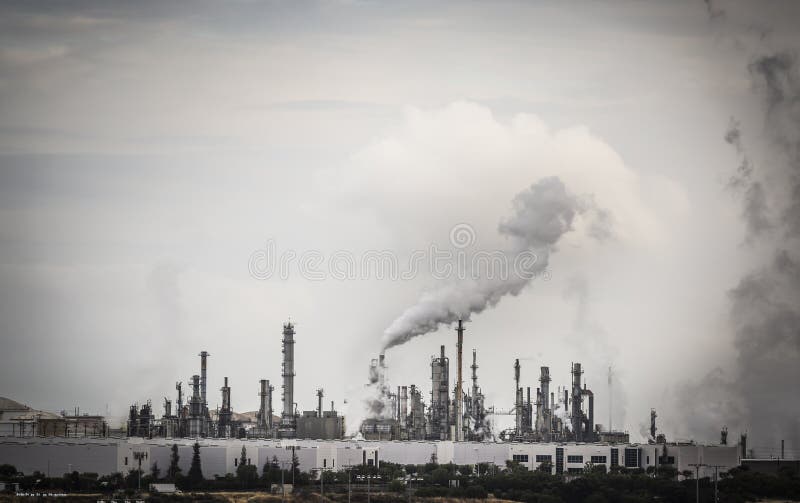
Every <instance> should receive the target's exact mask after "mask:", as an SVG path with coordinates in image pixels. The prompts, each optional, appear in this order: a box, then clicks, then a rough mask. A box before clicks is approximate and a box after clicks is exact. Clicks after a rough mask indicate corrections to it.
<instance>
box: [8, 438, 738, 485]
mask: <svg viewBox="0 0 800 503" xmlns="http://www.w3.org/2000/svg"><path fill="white" fill-rule="evenodd" d="M199 443H200V456H201V462H202V469H203V475H204V476H205V477H207V478H212V477H214V476H215V475H220V476H222V475H225V474H226V473H235V472H236V467H237V464H238V459H239V457H240V455H241V450H242V446H245V448H246V449H247V458H249V460H250V464H251V465H255V466H256V467H257V469H258V472H259V473H261V471H262V469H263V466H264V464H265V463H267V462H268V461H271V460H272V459H273V457H275V458H277V459H278V461H279V462H282V463H287V464H288V463H291V461H292V451H293V450H294V453H295V455H296V456H297V459H298V461H299V464H300V470H301V471H304V472H308V471H311V470H313V469H318V468H325V469H333V470H340V469H345V468H346V467H348V466H354V465H361V464H364V463H367V464H374V463H378V464H380V463H381V462H384V461H388V462H392V463H399V464H425V463H429V462H430V461H431V457H432V456H433V455H434V454H436V459H437V461H438V462H439V463H440V464H446V463H455V464H460V465H465V464H475V463H493V464H495V465H498V466H504V465H505V463H506V461H507V460H515V461H518V462H520V463H521V464H522V465H524V466H526V467H527V468H528V469H530V470H535V469H536V468H538V467H539V466H540V464H541V462H542V460H543V459H549V460H550V461H551V464H552V471H553V472H556V464H557V458H558V459H563V464H562V465H561V466H562V468H563V472H564V473H569V472H570V471H574V472H577V471H580V470H582V469H583V468H584V467H585V465H586V464H587V463H590V462H594V464H605V465H606V466H611V463H612V450H613V449H617V454H618V458H617V459H618V463H619V465H621V466H626V462H627V466H628V467H629V468H643V469H646V468H647V467H648V466H657V465H658V464H660V463H661V461H660V459H664V457H665V455H666V456H667V457H669V458H671V461H672V463H671V464H673V466H675V468H677V469H678V471H679V472H680V471H683V470H692V471H694V469H693V468H692V467H691V466H689V464H690V463H703V464H706V465H721V466H722V468H721V469H720V471H721V472H724V471H727V470H728V469H730V468H732V467H735V466H738V464H739V458H738V447H736V446H703V445H672V444H645V445H637V444H599V443H587V444H583V443H577V444H575V443H573V444H566V443H558V444H556V443H491V442H448V441H445V442H435V441H417V442H415V441H410V442H398V441H344V440H342V441H315V440H244V441H243V440H238V439H208V440H203V439H201V440H200V441H199ZM173 444H177V445H178V453H179V456H180V461H179V466H180V467H181V470H182V471H183V473H184V474H186V473H188V471H189V466H190V463H191V459H192V445H193V444H194V440H191V439H134V438H107V439H98V440H93V439H53V438H35V439H3V440H0V464H2V463H9V464H12V465H14V466H16V467H17V468H18V469H19V470H21V471H22V472H23V473H26V474H30V473H33V472H34V471H36V470H38V471H40V472H42V473H48V463H49V473H50V474H51V476H60V475H62V474H64V473H66V472H67V471H68V470H69V468H70V465H71V468H72V470H77V471H79V472H93V473H98V474H100V475H107V474H110V473H114V472H121V473H127V472H129V471H131V470H134V469H136V468H137V467H138V462H137V461H136V459H135V457H134V453H136V452H142V453H144V454H143V456H144V458H143V460H142V469H143V470H145V471H149V470H150V469H151V467H152V465H153V463H158V466H159V468H160V469H161V473H162V474H164V473H165V472H166V470H167V468H168V467H169V458H170V454H171V447H172V445H173ZM665 449H666V452H664V450H665ZM562 455H563V457H562ZM537 456H539V457H538V458H537ZM548 456H549V458H546V457H548ZM593 456H594V457H595V458H594V460H593V459H592V457H593ZM601 460H602V461H601ZM713 471H714V469H713V468H712V467H704V468H703V469H701V471H700V475H701V476H710V475H713Z"/></svg>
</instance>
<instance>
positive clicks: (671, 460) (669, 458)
mask: <svg viewBox="0 0 800 503" xmlns="http://www.w3.org/2000/svg"><path fill="white" fill-rule="evenodd" d="M667 464H668V465H674V464H675V456H667Z"/></svg>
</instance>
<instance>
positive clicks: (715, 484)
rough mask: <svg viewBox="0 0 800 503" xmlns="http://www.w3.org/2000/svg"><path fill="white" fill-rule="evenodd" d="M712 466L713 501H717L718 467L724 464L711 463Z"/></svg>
mask: <svg viewBox="0 0 800 503" xmlns="http://www.w3.org/2000/svg"><path fill="white" fill-rule="evenodd" d="M711 467H712V468H714V503H719V493H718V492H717V480H718V479H719V469H720V468H724V465H711Z"/></svg>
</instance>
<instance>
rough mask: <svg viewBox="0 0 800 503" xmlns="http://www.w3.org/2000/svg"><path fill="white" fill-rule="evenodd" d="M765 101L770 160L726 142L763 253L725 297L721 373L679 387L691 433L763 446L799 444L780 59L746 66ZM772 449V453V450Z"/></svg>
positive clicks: (750, 232) (798, 312)
mask: <svg viewBox="0 0 800 503" xmlns="http://www.w3.org/2000/svg"><path fill="white" fill-rule="evenodd" d="M748 69H749V72H750V76H751V78H752V80H753V84H754V88H755V89H756V91H757V92H758V94H759V96H760V97H761V98H762V100H763V104H764V111H765V114H764V119H765V121H764V128H765V132H766V136H767V138H768V140H769V142H770V147H771V148H770V150H771V154H770V155H769V156H768V159H764V160H763V162H759V163H754V162H753V161H752V160H751V159H750V157H749V156H748V154H747V152H746V149H745V148H744V144H743V135H742V132H741V129H740V127H739V124H738V122H736V121H732V122H731V126H730V127H729V129H728V131H727V133H726V134H725V140H726V141H727V142H728V143H729V144H731V145H733V146H734V147H735V148H736V150H737V152H738V153H739V155H740V158H741V162H740V165H739V166H738V168H737V170H736V172H735V174H734V175H733V177H732V178H731V182H730V184H729V185H730V186H731V187H733V188H734V189H736V190H739V191H741V192H740V194H741V198H742V218H743V220H744V222H745V226H746V230H747V234H746V241H747V243H748V244H749V245H750V246H752V247H753V248H757V249H761V250H763V251H766V252H768V256H769V257H770V258H769V259H768V260H767V261H766V262H765V263H764V264H763V265H761V266H759V267H756V268H755V269H754V270H751V271H750V272H748V273H747V274H745V275H744V277H743V278H742V279H741V280H740V281H739V283H738V284H737V285H736V286H735V287H734V288H733V289H731V291H730V292H729V293H728V295H729V298H730V301H731V316H730V319H731V327H732V329H733V330H734V340H733V342H734V346H735V348H736V351H737V357H736V370H735V372H734V373H733V374H731V375H730V376H729V377H726V375H725V373H724V372H723V371H722V370H720V369H715V370H714V371H712V372H711V373H710V374H709V375H707V376H706V377H705V379H704V380H702V381H701V382H700V383H698V384H696V385H691V384H690V385H687V386H686V387H685V389H682V390H680V391H681V392H682V394H683V395H684V396H683V397H682V400H684V401H685V402H686V403H685V405H687V406H689V405H690V402H691V403H693V404H695V405H696V404H698V403H702V404H703V407H702V408H701V410H700V411H699V413H698V410H697V409H696V408H694V409H693V415H692V418H691V421H692V424H691V430H692V432H694V433H695V434H705V435H707V434H708V433H709V432H710V431H711V429H712V428H713V429H715V430H716V431H718V429H719V428H720V427H721V426H722V425H723V424H726V423H727V424H728V425H729V426H732V427H735V428H738V429H739V431H744V430H749V431H750V432H751V437H755V438H757V442H758V444H759V445H761V446H770V445H771V446H777V445H779V441H780V440H781V439H785V440H786V441H787V442H788V444H789V448H790V449H792V448H794V449H797V448H798V447H800V401H798V400H797V384H796V383H797V382H798V380H800V365H798V362H800V260H799V259H798V250H800V246H798V245H799V244H800V243H798V241H799V240H798V238H800V76H799V75H798V67H797V62H796V59H795V57H794V56H793V55H791V54H788V53H779V54H774V55H769V56H762V57H759V58H757V59H755V60H754V61H753V62H752V63H751V64H750V65H749V67H748ZM773 452H774V451H773Z"/></svg>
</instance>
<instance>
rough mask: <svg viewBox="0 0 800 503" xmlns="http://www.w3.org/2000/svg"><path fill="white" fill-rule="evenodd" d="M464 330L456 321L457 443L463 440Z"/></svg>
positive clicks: (460, 322) (461, 324)
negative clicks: (462, 370) (462, 371)
mask: <svg viewBox="0 0 800 503" xmlns="http://www.w3.org/2000/svg"><path fill="white" fill-rule="evenodd" d="M464 330H465V329H464V324H463V322H462V321H461V320H458V327H457V328H456V333H457V334H458V342H457V343H456V348H457V349H458V355H457V357H456V359H457V360H458V363H457V365H458V371H457V377H456V438H455V439H454V440H455V441H457V442H460V441H462V440H464V392H463V386H464V381H463V379H462V374H461V367H462V347H463V346H464Z"/></svg>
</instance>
